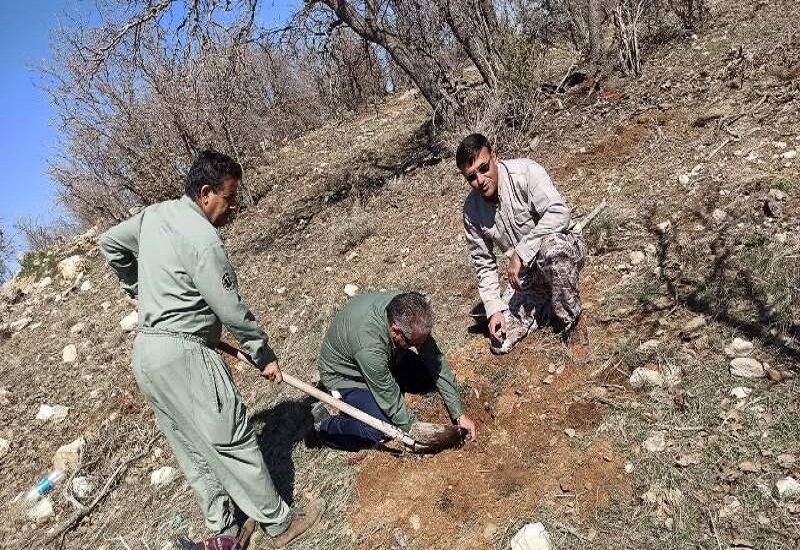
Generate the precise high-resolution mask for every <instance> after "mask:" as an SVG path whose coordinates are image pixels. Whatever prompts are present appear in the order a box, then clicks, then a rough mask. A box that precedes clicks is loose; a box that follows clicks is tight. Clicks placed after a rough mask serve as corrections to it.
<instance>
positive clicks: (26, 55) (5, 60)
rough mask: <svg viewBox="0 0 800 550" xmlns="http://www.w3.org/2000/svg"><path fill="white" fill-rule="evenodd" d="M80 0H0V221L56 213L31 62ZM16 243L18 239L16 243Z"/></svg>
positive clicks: (88, 7)
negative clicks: (0, 193) (0, 28)
mask: <svg viewBox="0 0 800 550" xmlns="http://www.w3.org/2000/svg"><path fill="white" fill-rule="evenodd" d="M301 1H302V0H265V1H263V2H262V7H261V10H262V14H261V16H262V19H263V20H264V21H267V22H268V24H269V25H270V26H272V25H273V24H274V25H276V26H277V25H278V24H280V23H281V22H283V21H285V19H286V18H287V17H288V15H289V14H290V13H291V11H292V9H293V8H295V7H296V6H298V5H300V3H301ZM92 5H93V3H92V2H87V1H83V0H77V1H76V0H72V1H67V0H0V21H2V22H3V32H2V33H0V167H2V175H1V176H0V190H1V191H2V197H3V200H1V201H0V223H2V224H3V226H4V227H6V228H7V229H9V230H11V224H12V223H13V221H14V220H15V219H17V218H19V217H22V216H32V217H34V218H38V219H40V220H43V221H47V220H51V219H53V218H54V217H57V215H58V210H57V208H56V204H55V203H56V201H55V193H54V190H53V187H52V183H51V181H50V180H49V178H48V176H47V160H48V158H50V157H51V156H52V154H53V149H54V147H55V145H56V144H57V143H58V133H57V129H56V128H55V127H54V126H53V125H52V124H53V119H54V117H53V115H52V112H51V111H50V107H49V104H48V100H47V96H46V94H45V93H44V92H43V91H41V90H39V89H38V88H37V87H36V82H37V81H38V80H39V77H38V75H37V72H36V70H35V67H36V66H37V65H39V64H41V62H42V61H45V60H47V59H48V58H49V55H50V53H49V46H50V33H51V31H52V30H53V29H54V28H55V26H56V25H57V23H58V22H59V21H62V22H63V21H64V17H63V15H64V14H65V13H66V14H72V15H78V14H80V15H81V16H82V17H81V18H82V19H83V20H84V21H86V20H87V18H88V17H89V16H90V15H91V13H92ZM18 244H19V243H18Z"/></svg>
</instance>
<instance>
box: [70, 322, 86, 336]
mask: <svg viewBox="0 0 800 550" xmlns="http://www.w3.org/2000/svg"><path fill="white" fill-rule="evenodd" d="M85 328H86V323H75V324H74V325H72V327H71V328H70V329H69V333H70V334H80V333H81V332H83V329H85Z"/></svg>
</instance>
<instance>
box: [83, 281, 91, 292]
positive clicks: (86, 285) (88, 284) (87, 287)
mask: <svg viewBox="0 0 800 550" xmlns="http://www.w3.org/2000/svg"><path fill="white" fill-rule="evenodd" d="M93 286H94V285H93V284H92V281H83V282H82V283H81V286H80V291H81V292H86V291H87V290H92V287H93Z"/></svg>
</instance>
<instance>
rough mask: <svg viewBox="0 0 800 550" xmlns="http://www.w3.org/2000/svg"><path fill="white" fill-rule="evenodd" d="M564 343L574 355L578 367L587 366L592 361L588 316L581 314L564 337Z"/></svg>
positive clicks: (573, 359) (573, 358)
mask: <svg viewBox="0 0 800 550" xmlns="http://www.w3.org/2000/svg"><path fill="white" fill-rule="evenodd" d="M564 342H565V343H566V344H567V347H568V348H569V350H570V353H571V354H572V361H573V362H574V363H575V364H576V365H586V364H587V363H590V362H591V361H592V359H593V358H592V346H591V345H590V344H589V331H588V329H587V328H586V315H584V314H583V313H581V314H580V315H579V316H578V318H577V319H576V320H575V322H574V323H572V326H571V327H570V328H569V330H567V332H566V334H565V335H564Z"/></svg>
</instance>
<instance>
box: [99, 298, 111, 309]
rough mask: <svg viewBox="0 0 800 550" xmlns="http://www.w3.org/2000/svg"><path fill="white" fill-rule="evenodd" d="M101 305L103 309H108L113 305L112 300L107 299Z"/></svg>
mask: <svg viewBox="0 0 800 550" xmlns="http://www.w3.org/2000/svg"><path fill="white" fill-rule="evenodd" d="M100 307H101V308H103V311H108V308H110V307H111V302H109V301H108V300H106V301H105V302H103V303H102V304H100Z"/></svg>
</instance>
